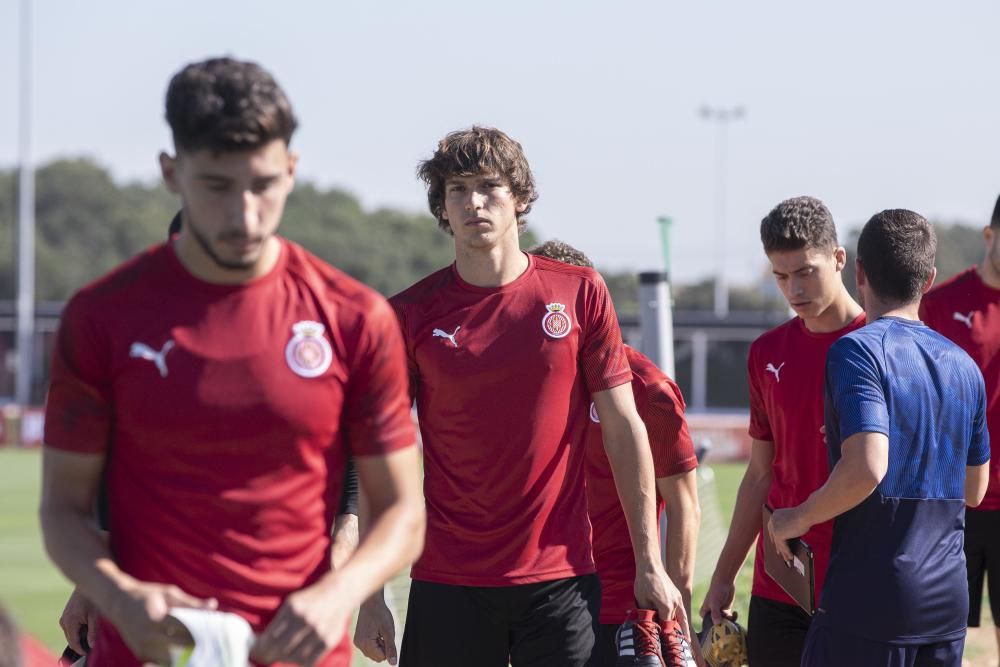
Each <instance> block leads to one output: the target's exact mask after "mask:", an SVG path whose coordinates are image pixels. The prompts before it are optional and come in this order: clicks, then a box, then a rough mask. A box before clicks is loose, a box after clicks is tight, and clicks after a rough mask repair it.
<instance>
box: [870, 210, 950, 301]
mask: <svg viewBox="0 0 1000 667" xmlns="http://www.w3.org/2000/svg"><path fill="white" fill-rule="evenodd" d="M935 252H937V235H935V233H934V228H933V227H932V226H931V224H930V223H929V222H927V220H926V219H924V217H923V216H921V215H919V214H917V213H914V212H913V211H907V210H906V209H901V208H898V209H890V210H886V211H882V212H881V213H876V214H875V215H873V216H872V218H871V220H869V221H868V222H866V223H865V226H864V228H863V229H862V230H861V235H860V236H859V237H858V262H860V263H861V266H862V268H864V271H865V275H866V276H868V282H870V283H871V288H872V291H873V292H875V294H876V295H877V296H878V297H879V298H881V299H883V300H885V301H890V302H893V303H912V302H914V301H916V300H918V299H919V298H920V295H921V294H922V293H923V288H924V285H925V284H926V283H927V279H928V278H929V277H930V275H931V272H932V271H933V270H934V254H935Z"/></svg>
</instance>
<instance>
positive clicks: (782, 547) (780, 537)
mask: <svg viewBox="0 0 1000 667" xmlns="http://www.w3.org/2000/svg"><path fill="white" fill-rule="evenodd" d="M811 527H812V526H810V525H809V524H808V522H806V521H805V520H804V519H803V518H802V512H801V511H799V509H798V508H797V507H792V508H787V509H780V510H774V514H772V515H771V520H770V521H768V522H767V532H768V534H769V535H770V536H771V541H772V542H774V546H775V547H776V548H777V549H778V554H779V555H780V556H781V558H782V559H783V560H784V561H785V563H786V564H787V565H791V564H792V558H793V556H792V550H791V549H789V548H788V540H790V539H792V538H795V537H801V536H803V535H805V534H806V531H808V530H809V529H810V528H811Z"/></svg>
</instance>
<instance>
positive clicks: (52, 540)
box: [40, 505, 132, 614]
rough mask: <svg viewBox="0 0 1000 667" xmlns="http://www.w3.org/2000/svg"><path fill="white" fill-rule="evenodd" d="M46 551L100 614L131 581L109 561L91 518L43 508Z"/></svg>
mask: <svg viewBox="0 0 1000 667" xmlns="http://www.w3.org/2000/svg"><path fill="white" fill-rule="evenodd" d="M40 519H41V525H42V536H43V539H44V541H45V549H46V551H47V552H48V554H49V557H50V558H51V559H52V562H54V563H55V564H56V566H57V567H58V568H59V569H60V570H61V571H62V573H63V574H65V575H66V577H67V578H68V579H69V580H70V581H72V582H73V583H74V584H75V585H76V588H77V590H78V591H79V592H80V594H81V595H83V596H84V597H85V598H87V599H88V600H90V601H92V602H93V603H94V605H95V606H96V607H97V608H98V609H100V610H101V611H102V612H103V613H105V614H107V613H108V612H109V609H110V606H111V604H112V600H113V599H114V597H115V595H116V594H117V593H119V592H120V591H121V590H122V589H123V588H124V587H125V586H127V585H128V584H129V583H130V582H131V581H132V579H131V577H129V576H128V575H127V574H125V573H124V572H122V571H121V570H120V569H119V568H118V566H117V565H116V564H115V562H114V560H113V559H112V557H111V552H110V550H109V549H108V545H107V541H108V540H107V534H106V533H103V532H102V531H100V530H98V528H97V526H96V525H95V524H94V521H93V518H92V517H90V516H86V515H80V514H75V513H72V512H66V511H57V510H55V509H53V508H49V507H46V506H44V505H43V506H42V508H41V512H40Z"/></svg>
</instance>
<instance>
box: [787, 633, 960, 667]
mask: <svg viewBox="0 0 1000 667" xmlns="http://www.w3.org/2000/svg"><path fill="white" fill-rule="evenodd" d="M964 649H965V637H962V638H961V639H955V640H953V641H946V642H937V643H934V644H919V645H912V646H901V645H898V644H887V643H883V642H875V641H870V640H868V639H862V638H860V637H855V636H854V635H849V634H845V633H842V632H837V631H835V630H833V629H832V628H830V627H829V626H827V625H825V624H823V623H814V624H813V627H812V628H811V629H810V630H809V637H808V638H807V639H806V647H805V651H804V652H803V654H802V667H845V666H846V665H849V666H850V667H962V652H963V651H964Z"/></svg>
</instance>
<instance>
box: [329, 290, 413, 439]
mask: <svg viewBox="0 0 1000 667" xmlns="http://www.w3.org/2000/svg"><path fill="white" fill-rule="evenodd" d="M345 424H346V426H347V433H348V438H349V441H350V446H351V453H352V454H354V456H372V455H380V454H388V453H389V452H392V451H394V450H396V449H400V448H402V447H406V446H408V445H412V444H414V443H415V442H416V433H415V432H414V428H413V421H412V419H410V400H409V393H408V391H407V373H406V352H405V350H404V349H403V340H402V336H401V334H400V329H399V324H398V320H397V319H396V316H395V314H394V313H393V311H392V309H391V308H390V307H389V304H388V303H387V302H386V301H385V299H382V298H381V297H378V298H377V299H375V300H373V303H372V304H370V307H368V308H367V309H366V312H365V313H364V315H363V330H362V332H361V335H360V337H359V345H358V350H357V354H356V356H355V360H354V363H353V364H352V366H351V378H350V381H349V387H348V392H347V398H346V401H345Z"/></svg>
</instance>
